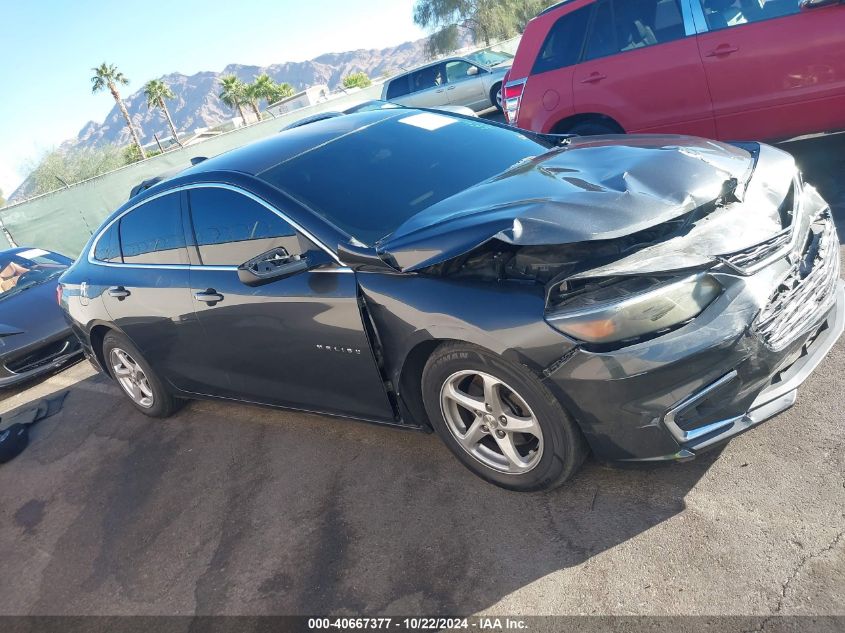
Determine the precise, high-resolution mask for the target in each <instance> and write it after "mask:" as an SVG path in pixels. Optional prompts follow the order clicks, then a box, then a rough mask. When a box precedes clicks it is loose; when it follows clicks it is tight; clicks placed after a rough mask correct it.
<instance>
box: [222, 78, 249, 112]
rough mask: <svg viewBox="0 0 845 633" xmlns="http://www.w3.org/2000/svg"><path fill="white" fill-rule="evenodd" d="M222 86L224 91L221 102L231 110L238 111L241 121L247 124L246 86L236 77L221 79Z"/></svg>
mask: <svg viewBox="0 0 845 633" xmlns="http://www.w3.org/2000/svg"><path fill="white" fill-rule="evenodd" d="M220 85H221V86H222V88H223V90H222V91H221V92H220V95H219V96H220V100H221V101H222V102H223V103H225V104H226V105H227V106H229V107H230V108H232V109H233V110H234V109H237V111H238V113H239V114H240V115H241V119H242V120H243V122H244V123H246V113H244V105H245V104H246V102H247V96H246V85H245V84H244V82H242V81H241V80H240V79H238V78H237V77H236V76H235V75H226V76H225V77H221V78H220Z"/></svg>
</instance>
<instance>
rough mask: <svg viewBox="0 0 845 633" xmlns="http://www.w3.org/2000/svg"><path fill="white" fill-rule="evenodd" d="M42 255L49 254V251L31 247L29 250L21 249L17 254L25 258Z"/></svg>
mask: <svg viewBox="0 0 845 633" xmlns="http://www.w3.org/2000/svg"><path fill="white" fill-rule="evenodd" d="M42 255H47V251H44V250H41V249H40V248H30V249H29V250H28V251H21V252H20V253H18V254H17V256H18V257H23V258H24V259H32V258H33V257H41V256H42Z"/></svg>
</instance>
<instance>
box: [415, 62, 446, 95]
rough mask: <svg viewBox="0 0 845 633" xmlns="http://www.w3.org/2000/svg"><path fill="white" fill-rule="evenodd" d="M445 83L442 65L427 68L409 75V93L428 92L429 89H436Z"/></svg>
mask: <svg viewBox="0 0 845 633" xmlns="http://www.w3.org/2000/svg"><path fill="white" fill-rule="evenodd" d="M445 83H446V79H445V77H443V64H437V65H435V66H429V67H428V68H422V69H420V70H418V71H416V72H413V73H411V92H419V91H421V90H428V89H429V88H436V87H437V86H442V85H443V84H445Z"/></svg>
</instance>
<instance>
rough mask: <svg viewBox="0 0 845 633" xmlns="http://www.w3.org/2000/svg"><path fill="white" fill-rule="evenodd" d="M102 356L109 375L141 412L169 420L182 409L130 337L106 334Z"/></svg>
mask: <svg viewBox="0 0 845 633" xmlns="http://www.w3.org/2000/svg"><path fill="white" fill-rule="evenodd" d="M103 357H104V358H105V360H106V364H107V365H108V370H109V373H110V374H111V375H112V377H113V378H114V379H115V381H116V382H117V384H119V385H120V387H121V389H123V392H124V393H125V394H126V395H127V396H128V397H129V400H130V401H131V402H132V404H133V405H135V408H136V409H138V410H139V411H140V412H141V413H143V414H144V415H148V416H150V417H153V418H166V417H169V416H170V415H172V414H173V413H174V412H175V411H176V410H177V409H178V408H179V406H178V405H179V402H178V401H177V400H176V399H175V398H174V397H173V395H172V394H171V393H170V392H169V391H168V390H167V388H166V387H165V386H164V383H162V381H161V379H160V378H159V377H158V375H157V374H156V373H155V371H153V369H152V367H150V365H149V364H148V363H147V361H146V360H144V358H143V357H142V356H141V352H139V351H138V349H137V348H136V347H135V346H134V345H133V344H132V342H131V341H130V340H129V339H128V338H126V337H125V336H123V335H122V334H119V333H117V332H110V333H109V334H106V336H105V338H104V339H103Z"/></svg>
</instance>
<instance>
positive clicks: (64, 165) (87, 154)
mask: <svg viewBox="0 0 845 633" xmlns="http://www.w3.org/2000/svg"><path fill="white" fill-rule="evenodd" d="M127 149H131V150H133V151H134V152H137V151H138V146H137V145H135V144H134V143H133V144H132V145H129V146H128V147H127ZM139 156H140V154H139ZM126 164H127V160H126V158H125V157H124V150H123V149H122V148H121V147H120V146H118V145H104V146H101V147H93V148H78V149H72V150H61V149H54V150H51V151H48V152H46V153H45V154H44V155H43V156H42V157H41V159H40V160H38V161H37V162H34V163H31V164H30V167H31V173H30V174H29V176H28V177H27V179H26V181H25V182H24V184H23V191H24V193H25V195H26V197H28V198H31V197H33V196H37V195H40V194H42V193H48V192H50V191H55V190H56V189H61V188H62V187H67V186H70V185H72V184H75V183H77V182H82V181H83V180H88V179H89V178H94V177H95V176H99V175H101V174H104V173H106V172H109V171H113V170H115V169H119V168H120V167H123V166H124V165H126Z"/></svg>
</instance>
